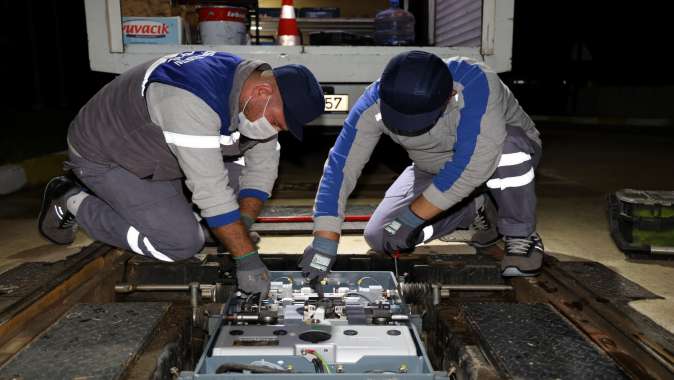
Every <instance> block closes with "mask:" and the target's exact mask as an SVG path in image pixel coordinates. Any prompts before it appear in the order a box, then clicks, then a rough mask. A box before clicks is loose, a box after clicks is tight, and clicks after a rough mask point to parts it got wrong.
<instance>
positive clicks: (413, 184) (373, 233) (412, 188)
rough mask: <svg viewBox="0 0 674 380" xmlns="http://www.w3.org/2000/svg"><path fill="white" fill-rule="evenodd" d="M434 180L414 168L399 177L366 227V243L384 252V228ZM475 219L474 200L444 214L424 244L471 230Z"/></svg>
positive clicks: (427, 229) (425, 232)
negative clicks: (461, 229)
mask: <svg viewBox="0 0 674 380" xmlns="http://www.w3.org/2000/svg"><path fill="white" fill-rule="evenodd" d="M433 177H434V175H432V174H429V173H426V172H422V171H421V170H418V169H416V168H415V167H414V166H413V165H410V166H408V167H407V168H406V169H405V170H404V171H403V172H402V173H401V174H400V176H398V178H397V179H396V180H395V182H393V184H392V185H391V187H389V189H388V190H387V191H386V195H384V199H383V200H382V201H381V202H380V203H379V205H378V206H377V208H376V209H375V211H374V213H372V217H370V221H369V222H368V223H367V225H366V226H365V232H364V237H365V241H367V243H368V244H369V245H370V247H371V248H372V249H374V250H375V251H380V252H381V251H383V250H384V237H385V235H384V233H385V232H384V225H386V224H387V223H389V222H390V221H392V220H393V219H394V218H395V217H396V216H397V215H398V213H399V212H400V211H401V210H402V209H403V208H404V207H407V206H409V204H410V203H412V201H414V200H415V199H416V198H417V197H418V196H419V195H421V193H423V192H424V190H426V188H427V187H428V186H429V185H430V184H431V182H433ZM474 218H475V203H474V200H473V198H471V199H468V200H467V201H465V202H461V203H459V204H458V205H456V206H454V207H452V208H450V209H449V210H447V211H445V212H443V213H442V214H440V215H439V216H438V217H437V218H436V220H435V221H434V222H433V223H431V224H429V225H427V226H425V227H424V228H423V230H422V231H421V232H420V233H421V234H423V241H429V240H433V239H436V238H438V237H440V236H444V235H447V234H448V233H450V232H452V231H454V230H455V229H456V228H458V227H464V228H465V227H468V225H470V223H471V222H472V221H473V219H474Z"/></svg>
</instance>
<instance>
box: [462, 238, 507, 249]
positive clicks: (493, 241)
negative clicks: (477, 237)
mask: <svg viewBox="0 0 674 380" xmlns="http://www.w3.org/2000/svg"><path fill="white" fill-rule="evenodd" d="M499 240H501V238H500V237H497V238H496V239H494V240H491V241H489V242H487V243H478V242H468V244H470V245H472V246H473V247H476V248H487V247H491V246H492V245H494V244H496V243H498V242H499Z"/></svg>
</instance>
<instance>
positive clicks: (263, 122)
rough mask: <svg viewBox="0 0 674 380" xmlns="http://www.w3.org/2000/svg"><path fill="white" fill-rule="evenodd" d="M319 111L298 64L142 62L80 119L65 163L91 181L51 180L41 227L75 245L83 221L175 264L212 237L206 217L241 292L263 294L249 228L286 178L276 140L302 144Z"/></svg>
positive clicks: (178, 58)
mask: <svg viewBox="0 0 674 380" xmlns="http://www.w3.org/2000/svg"><path fill="white" fill-rule="evenodd" d="M323 110H324V100H323V93H322V90H321V87H320V86H319V84H318V82H317V80H316V78H315V77H314V76H313V75H312V73H311V72H310V71H309V70H308V69H307V68H306V67H304V66H301V65H287V66H281V67H277V68H274V69H272V68H271V67H270V66H269V65H268V64H266V63H264V62H261V61H255V60H246V59H242V58H240V57H237V56H235V55H232V54H227V53H221V52H213V51H194V52H185V53H180V54H173V55H170V56H166V57H163V58H160V59H158V60H154V61H151V62H147V63H145V64H141V65H139V66H137V67H134V68H132V69H130V70H128V71H127V72H125V73H123V74H122V75H120V76H118V77H117V78H116V79H114V80H113V81H112V82H110V83H109V84H108V85H107V86H105V87H104V88H103V89H101V90H100V91H99V92H98V93H97V94H96V95H95V96H94V97H93V98H92V99H91V100H90V101H89V102H88V103H87V104H86V105H85V106H84V107H82V109H81V110H80V112H79V114H78V115H77V116H76V117H75V119H74V120H73V122H72V124H71V126H70V128H69V131H68V148H69V161H68V163H67V165H68V167H69V168H71V169H72V171H73V173H74V174H75V176H76V177H77V179H78V180H79V182H80V183H81V184H83V185H84V186H83V187H81V186H80V184H78V183H76V182H74V181H72V180H71V179H69V178H66V177H57V178H54V179H53V180H52V181H51V182H50V183H49V184H48V185H47V188H46V190H45V193H44V199H43V205H42V210H41V213H40V217H39V230H40V232H41V233H42V234H43V235H44V236H45V237H46V238H47V239H49V240H51V241H52V242H54V243H57V244H69V243H71V242H72V241H73V239H74V236H75V230H76V228H77V226H78V225H79V226H81V227H83V228H84V230H85V231H86V232H88V233H89V235H90V236H91V237H92V238H94V239H96V240H100V241H102V242H104V243H107V244H110V245H113V246H116V247H120V248H124V249H127V250H129V251H132V252H135V253H137V254H139V255H143V256H145V257H149V258H154V259H157V260H161V261H166V262H172V261H178V260H183V259H187V258H190V257H192V256H193V255H195V254H196V253H198V252H199V251H200V250H201V248H202V246H203V245H204V240H205V237H206V235H207V234H210V232H209V231H208V229H207V228H202V225H201V224H200V223H199V222H198V219H203V221H202V222H205V224H206V225H207V226H208V227H210V231H211V232H212V233H213V235H215V237H216V238H217V239H218V240H219V241H220V242H221V243H222V244H224V246H225V247H226V248H227V250H229V252H230V253H231V255H232V257H233V258H234V260H235V262H236V267H237V280H238V286H239V288H240V289H241V290H242V291H244V292H247V293H262V294H263V295H264V293H266V292H267V290H268V288H269V273H268V271H267V268H266V267H265V265H264V264H263V263H262V260H261V259H260V257H259V256H258V253H257V250H256V247H255V244H254V242H253V241H251V237H250V235H249V230H250V227H251V225H252V224H253V221H254V220H255V219H256V217H257V215H258V213H259V212H260V209H261V208H262V205H263V203H264V202H265V201H266V200H267V198H268V197H269V196H270V194H271V191H272V188H273V185H274V182H275V180H276V177H277V174H278V164H279V155H280V149H281V147H280V145H279V142H278V138H277V135H278V133H279V132H282V131H290V133H291V134H293V135H294V136H295V137H297V138H298V139H300V140H301V139H302V130H303V127H304V125H305V124H306V123H308V122H310V121H312V120H313V119H315V118H316V117H318V116H319V115H321V114H322V113H323ZM183 179H184V181H183ZM183 183H184V184H185V185H186V187H187V188H188V189H189V190H190V192H191V200H192V202H193V204H194V205H196V206H197V208H198V209H199V213H198V214H196V213H193V207H192V204H191V203H190V202H188V200H187V198H186V197H185V195H183V190H182V189H183Z"/></svg>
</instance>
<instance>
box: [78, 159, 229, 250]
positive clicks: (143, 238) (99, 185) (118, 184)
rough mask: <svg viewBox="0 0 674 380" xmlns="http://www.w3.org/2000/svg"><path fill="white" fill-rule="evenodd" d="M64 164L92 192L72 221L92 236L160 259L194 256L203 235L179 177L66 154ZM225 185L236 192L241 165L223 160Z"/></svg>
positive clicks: (202, 243) (199, 247)
mask: <svg viewBox="0 0 674 380" xmlns="http://www.w3.org/2000/svg"><path fill="white" fill-rule="evenodd" d="M66 167H68V168H70V169H72V171H73V173H75V175H76V176H77V178H79V179H80V181H81V182H82V183H83V184H84V185H85V186H86V187H87V189H88V191H89V192H90V193H91V195H90V196H88V197H86V198H85V199H84V201H83V202H82V203H81V205H80V207H79V209H78V211H77V215H76V216H75V217H76V220H77V223H78V224H79V225H80V226H81V227H82V228H84V230H85V231H86V232H87V233H88V234H89V235H90V236H91V237H92V238H93V239H95V240H99V241H102V242H104V243H106V244H110V245H112V246H115V247H119V248H123V249H126V250H129V251H132V252H135V253H137V254H140V255H143V256H147V257H152V258H155V259H158V260H161V261H178V260H185V259H188V258H190V257H192V256H194V255H195V254H197V253H198V252H199V251H200V250H201V248H202V247H203V245H204V234H203V231H202V229H201V226H199V223H198V221H197V217H196V216H195V214H194V212H193V210H192V205H191V203H190V202H188V200H187V198H186V197H185V195H184V193H183V188H182V180H180V179H176V180H172V181H151V180H148V179H141V178H138V177H137V176H135V175H134V174H132V173H131V172H129V171H128V170H126V169H124V168H122V167H120V166H117V165H114V164H111V165H104V164H99V163H95V162H92V161H89V160H87V159H85V158H82V157H80V156H78V155H77V154H76V153H74V152H72V150H71V151H70V152H69V162H67V165H66ZM225 167H226V168H227V170H228V174H229V182H230V186H231V187H232V188H233V189H234V191H235V193H238V190H239V189H238V188H239V177H240V175H241V169H242V166H241V165H239V164H238V163H235V162H226V163H225Z"/></svg>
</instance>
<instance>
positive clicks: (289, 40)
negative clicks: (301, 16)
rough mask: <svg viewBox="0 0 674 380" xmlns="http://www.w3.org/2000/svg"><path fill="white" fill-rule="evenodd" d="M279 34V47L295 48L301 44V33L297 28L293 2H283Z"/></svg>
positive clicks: (285, 0)
mask: <svg viewBox="0 0 674 380" xmlns="http://www.w3.org/2000/svg"><path fill="white" fill-rule="evenodd" d="M277 34H278V38H277V43H278V44H279V45H282V46H295V45H299V44H300V31H299V29H298V28H297V19H296V18H295V7H294V6H293V0H283V2H282V3H281V18H280V19H279V20H278V33H277Z"/></svg>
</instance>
